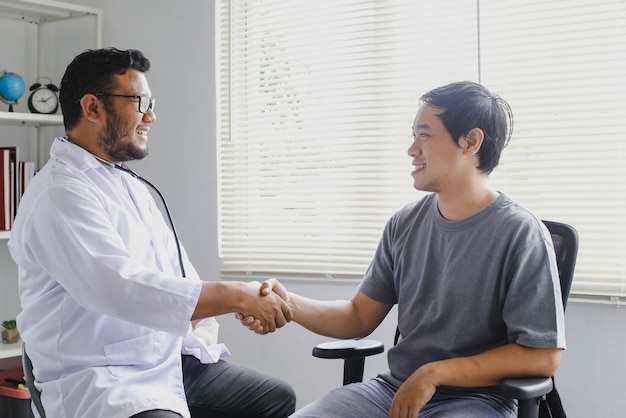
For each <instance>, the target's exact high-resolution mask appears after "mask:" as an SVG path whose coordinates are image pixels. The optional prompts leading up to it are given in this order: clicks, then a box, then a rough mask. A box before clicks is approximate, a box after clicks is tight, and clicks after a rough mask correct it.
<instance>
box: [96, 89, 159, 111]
mask: <svg viewBox="0 0 626 418" xmlns="http://www.w3.org/2000/svg"><path fill="white" fill-rule="evenodd" d="M94 96H105V97H125V98H127V99H138V100H139V101H138V102H137V111H138V112H139V113H142V114H144V115H145V114H146V113H148V111H149V110H152V111H153V112H154V106H155V102H156V99H155V98H154V97H148V96H140V95H132V94H114V93H94ZM146 99H147V100H148V109H146V111H145V112H142V111H141V102H142V101H143V100H146Z"/></svg>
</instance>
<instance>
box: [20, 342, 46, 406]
mask: <svg viewBox="0 0 626 418" xmlns="http://www.w3.org/2000/svg"><path fill="white" fill-rule="evenodd" d="M22 367H23V368H24V380H25V381H26V387H27V388H28V391H29V392H30V398H31V400H32V401H33V403H34V404H35V408H37V412H39V415H40V416H41V418H46V412H45V411H44V410H43V405H41V394H40V393H39V391H38V390H37V388H36V387H35V376H33V363H31V361H30V357H28V354H26V344H24V345H22Z"/></svg>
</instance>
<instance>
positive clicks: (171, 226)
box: [85, 150, 187, 277]
mask: <svg viewBox="0 0 626 418" xmlns="http://www.w3.org/2000/svg"><path fill="white" fill-rule="evenodd" d="M85 151H87V150H85ZM87 152H89V151H87ZM89 153H90V152H89ZM90 154H91V153H90ZM91 155H92V156H93V157H94V158H95V159H96V160H98V161H100V162H101V163H103V164H105V165H108V166H109V167H113V168H115V169H117V170H120V171H123V172H124V173H127V174H130V175H131V176H133V177H134V178H136V179H137V180H139V181H141V182H142V183H144V184H145V185H146V186H148V187H150V188H151V189H152V190H154V191H155V193H156V194H157V195H158V196H159V198H160V199H161V202H162V203H163V207H164V208H165V214H166V215H167V220H168V221H169V223H170V228H171V229H172V233H173V234H174V240H175V241H176V251H177V252H178V264H179V265H180V272H181V274H182V275H183V277H187V276H186V275H185V267H184V266H183V254H182V251H181V250H180V242H179V241H178V234H177V233H176V228H175V227H174V221H173V220H172V215H170V210H169V208H168V207H167V202H165V197H163V194H162V193H161V192H160V191H159V189H157V188H156V186H155V185H154V184H152V183H150V182H149V181H148V180H146V179H145V178H143V177H141V176H140V175H139V174H137V173H135V172H134V171H133V170H131V169H130V168H128V167H124V166H123V165H120V164H115V163H112V162H110V161H107V160H105V159H104V158H101V157H98V156H97V155H95V154H91Z"/></svg>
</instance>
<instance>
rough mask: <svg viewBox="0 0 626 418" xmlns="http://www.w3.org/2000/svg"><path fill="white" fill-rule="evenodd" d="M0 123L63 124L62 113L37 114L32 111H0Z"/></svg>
mask: <svg viewBox="0 0 626 418" xmlns="http://www.w3.org/2000/svg"><path fill="white" fill-rule="evenodd" d="M0 125H21V126H37V127H41V126H57V125H63V116H62V115H39V114H34V113H20V112H0Z"/></svg>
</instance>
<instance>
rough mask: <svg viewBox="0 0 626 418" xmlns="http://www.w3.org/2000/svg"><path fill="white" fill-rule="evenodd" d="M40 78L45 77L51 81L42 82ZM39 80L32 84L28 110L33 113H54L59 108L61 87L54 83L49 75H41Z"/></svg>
mask: <svg viewBox="0 0 626 418" xmlns="http://www.w3.org/2000/svg"><path fill="white" fill-rule="evenodd" d="M40 78H44V79H46V80H48V81H49V83H46V84H43V83H40V82H39V80H40ZM40 78H38V79H37V82H36V83H34V84H33V85H32V86H30V88H29V90H30V94H29V95H28V110H30V111H31V112H32V113H42V114H47V115H52V114H54V113H56V111H57V110H58V108H59V95H58V91H59V88H58V87H57V86H55V85H54V84H52V80H50V79H49V78H47V77H40Z"/></svg>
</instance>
